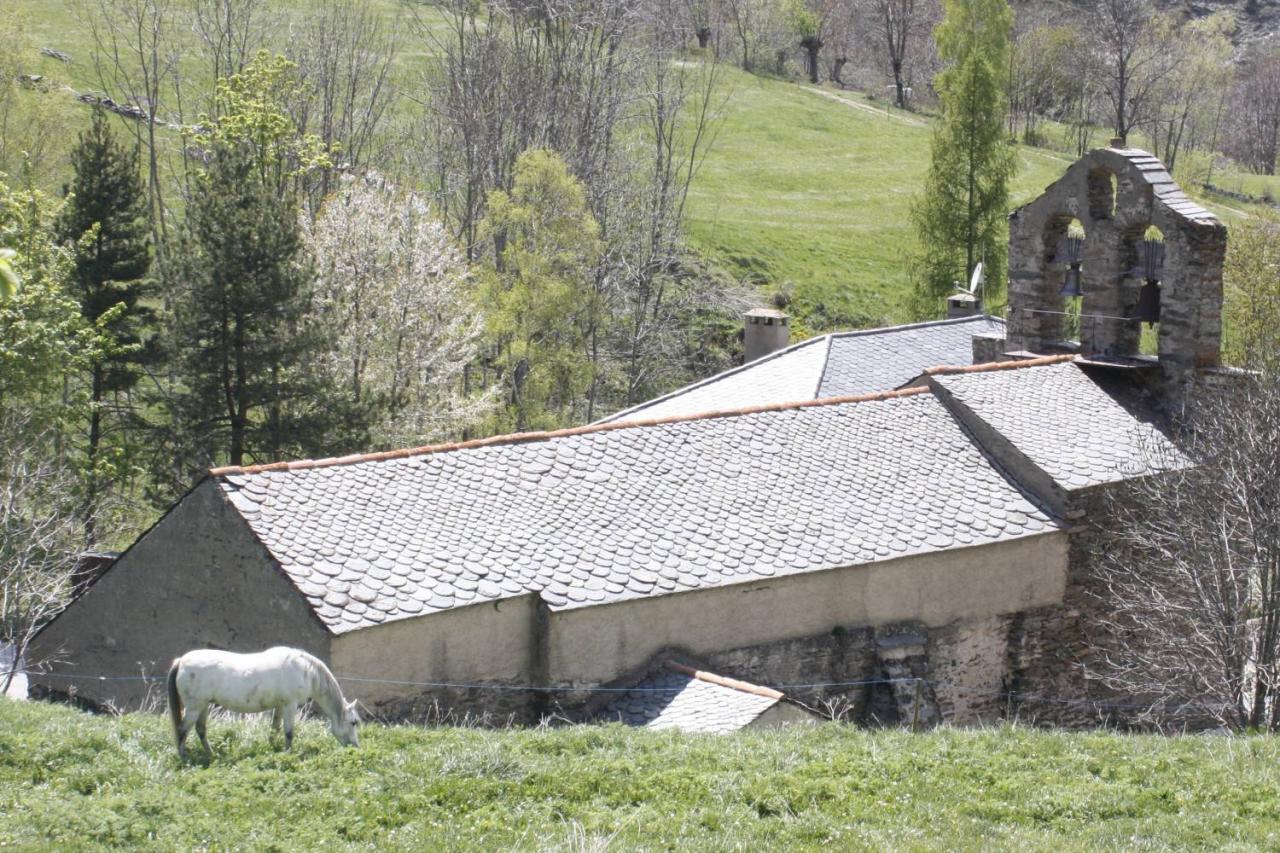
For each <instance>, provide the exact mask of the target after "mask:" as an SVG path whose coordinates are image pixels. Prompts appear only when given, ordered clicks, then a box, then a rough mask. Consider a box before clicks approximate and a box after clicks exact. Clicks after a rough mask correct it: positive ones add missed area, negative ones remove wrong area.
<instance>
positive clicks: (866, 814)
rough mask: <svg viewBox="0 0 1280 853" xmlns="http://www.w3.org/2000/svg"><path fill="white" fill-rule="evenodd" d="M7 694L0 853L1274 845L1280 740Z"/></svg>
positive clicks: (1, 712) (1, 722)
mask: <svg viewBox="0 0 1280 853" xmlns="http://www.w3.org/2000/svg"><path fill="white" fill-rule="evenodd" d="M210 735H211V740H212V741H213V742H214V748H215V750H217V755H216V756H215V757H214V758H213V759H212V760H205V759H204V757H203V753H201V752H199V748H198V746H197V747H196V750H195V751H194V754H195V755H196V756H198V759H197V760H196V761H194V762H193V763H192V764H191V765H188V766H182V765H180V764H179V763H178V760H177V756H176V754H175V753H174V750H173V747H172V744H171V742H170V739H169V731H168V728H167V723H166V721H165V720H163V719H162V718H161V717H158V716H150V715H130V716H126V717H122V718H105V717H91V716H87V715H84V714H81V713H80V712H77V711H73V710H70V709H67V708H63V707H54V706H48V705H43V704H40V703H21V702H12V701H7V700H0V847H4V846H6V845H9V846H15V847H18V848H47V847H57V848H59V849H75V848H100V847H124V846H128V847H150V848H153V849H172V848H175V847H182V848H190V847H214V848H220V849H227V848H239V847H243V848H250V849H255V850H272V849H307V850H316V849H341V848H357V847H358V848H401V849H483V850H506V849H520V850H539V849H570V850H602V849H606V848H609V849H618V850H623V849H626V850H631V849H645V850H665V849H673V848H680V849H714V850H763V849H814V850H816V849H819V848H827V847H832V848H834V849H841V850H848V849H855V850H856V849H885V848H889V849H915V850H940V849H948V850H954V849H971V850H977V849H984V850H985V849H1007V850H1014V849H1017V850H1055V851H1056V850H1064V849H1066V850H1088V849H1106V850H1114V849H1122V848H1123V849H1169V848H1181V849H1197V848H1198V849H1237V850H1252V849H1262V848H1274V847H1276V846H1277V845H1280V801H1278V798H1277V793H1276V792H1277V790H1280V742H1277V741H1276V740H1274V739H1271V738H1263V737H1251V738H1241V739H1235V738H1224V737H1212V736H1204V737H1198V736H1191V737H1181V738H1160V737H1154V736H1128V735H1116V734H1100V733H1099V734H1063V733H1047V732H1038V731H1033V730H1029V729H1021V728H1014V727H1004V728H998V729H991V730H983V731H957V730H943V731H937V732H933V733H929V734H922V735H912V734H910V733H908V732H904V731H898V730H894V731H879V732H868V731H861V730H858V729H854V728H850V727H844V726H839V725H835V724H830V725H824V726H818V727H813V728H794V729H788V730H782V731H775V732H772V733H770V732H763V733H745V734H739V735H734V736H728V737H724V736H720V737H717V736H690V735H680V734H675V733H657V732H647V731H636V730H629V729H624V728H621V727H616V726H610V727H603V728H601V727H578V728H571V729H559V730H524V731H484V730H477V729H451V728H440V729H420V728H413V727H397V728H383V727H377V726H370V727H367V728H366V729H365V730H364V731H363V734H362V738H363V743H362V745H361V747H360V748H359V749H343V748H341V747H339V746H338V745H337V743H336V742H335V741H333V740H332V739H331V738H329V736H328V735H327V734H326V733H325V732H324V731H323V729H322V728H321V727H320V726H319V725H318V724H314V723H309V724H307V725H306V726H305V727H304V728H303V729H302V730H301V732H300V733H299V734H298V737H297V740H296V741H295V745H294V746H295V749H294V751H293V752H292V753H284V752H279V751H277V750H276V749H275V748H274V747H273V746H272V745H271V744H269V743H268V742H267V728H266V726H265V725H264V724H262V723H259V722H251V723H230V722H217V721H215V722H214V723H212V724H211V728H210Z"/></svg>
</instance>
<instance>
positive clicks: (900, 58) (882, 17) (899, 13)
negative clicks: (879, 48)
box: [871, 0, 920, 109]
mask: <svg viewBox="0 0 1280 853" xmlns="http://www.w3.org/2000/svg"><path fill="white" fill-rule="evenodd" d="M871 8H872V10H873V12H874V18H875V22H876V24H877V31H878V32H879V34H880V38H881V39H882V40H883V41H882V44H883V45H884V50H885V54H884V55H885V58H886V59H887V60H888V63H889V69H890V70H891V71H892V72H893V88H894V103H896V104H897V105H898V107H899V108H900V109H906V108H907V104H908V98H907V88H908V86H907V83H906V82H905V80H906V78H905V71H906V68H907V62H908V60H909V55H910V54H909V51H910V49H911V47H912V46H913V44H914V40H915V36H916V32H917V28H918V27H919V25H920V21H919V19H918V16H917V15H916V0H871Z"/></svg>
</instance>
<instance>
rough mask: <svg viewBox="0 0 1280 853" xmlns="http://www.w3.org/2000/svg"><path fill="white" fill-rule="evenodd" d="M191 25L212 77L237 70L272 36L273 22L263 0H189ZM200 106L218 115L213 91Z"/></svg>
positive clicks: (236, 72)
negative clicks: (206, 101)
mask: <svg viewBox="0 0 1280 853" xmlns="http://www.w3.org/2000/svg"><path fill="white" fill-rule="evenodd" d="M191 2H192V6H191V15H192V20H191V29H192V30H193V31H194V32H195V34H196V39H197V42H198V44H199V46H200V52H201V54H202V55H203V59H204V62H205V64H206V66H207V68H208V73H209V75H210V77H209V79H211V80H222V79H225V78H227V77H230V76H232V75H233V74H239V73H240V72H241V71H243V70H244V67H245V66H246V65H248V64H249V61H250V60H251V59H253V57H254V56H255V55H257V53H258V51H259V50H260V49H261V48H263V47H265V46H266V45H267V44H268V42H269V41H270V40H271V36H272V34H273V30H274V26H273V24H272V22H271V19H270V18H269V17H268V14H267V3H266V0H191ZM200 109H201V110H203V111H204V112H206V113H208V114H209V115H211V116H216V115H217V109H218V107H217V102H216V99H215V98H214V97H213V92H212V91H210V92H209V93H208V103H206V104H201V105H200Z"/></svg>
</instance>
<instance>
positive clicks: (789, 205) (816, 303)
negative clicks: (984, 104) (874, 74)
mask: <svg viewBox="0 0 1280 853" xmlns="http://www.w3.org/2000/svg"><path fill="white" fill-rule="evenodd" d="M725 78H726V86H727V87H729V88H730V90H731V98H730V100H729V102H728V104H727V106H726V108H725V112H724V119H723V125H722V127H721V130H720V134H719V136H718V137H717V138H716V144H715V147H714V148H713V149H712V152H711V154H710V156H709V157H708V158H707V162H706V163H705V165H704V166H703V169H702V171H701V173H700V174H699V176H698V180H697V183H696V184H695V186H694V190H693V193H692V201H691V211H690V223H689V233H690V237H691V239H692V241H693V243H694V245H695V246H697V247H698V248H700V249H702V250H703V251H704V252H707V253H708V254H710V255H711V256H712V257H714V258H716V259H717V260H719V261H720V262H721V263H722V264H723V265H724V266H726V267H727V268H728V269H730V270H732V271H734V272H735V273H737V274H739V275H752V276H753V277H756V278H758V279H760V280H761V281H763V282H765V283H766V289H781V290H785V291H787V292H789V293H790V294H791V295H792V296H793V298H794V300H795V302H796V304H797V306H798V308H799V310H800V313H802V314H806V315H809V316H810V317H811V318H812V319H813V321H814V322H815V324H816V325H818V326H820V327H846V328H847V327H850V326H871V325H881V324H883V323H889V322H902V321H904V320H907V319H910V318H909V317H908V315H907V310H906V308H907V306H906V300H907V297H908V296H909V281H908V275H907V256H908V254H909V253H910V252H911V251H912V250H913V249H914V248H915V245H916V241H915V233H914V228H913V226H912V225H911V222H910V205H911V200H912V199H913V198H914V197H915V196H916V195H918V194H919V192H920V191H921V189H922V187H923V183H924V177H925V173H926V171H927V169H928V165H929V138H930V135H931V127H930V125H929V123H928V122H927V121H925V120H923V119H921V118H919V117H917V116H913V115H911V114H909V113H902V112H900V111H897V110H893V111H891V112H886V110H885V108H884V106H883V102H881V106H878V107H877V106H873V105H871V104H870V103H868V102H867V101H865V100H864V99H862V98H861V96H859V95H857V94H855V93H836V92H833V91H831V90H820V89H817V88H813V87H808V86H798V85H796V84H792V83H786V82H780V81H774V80H766V79H761V78H758V77H751V76H748V75H746V74H742V73H740V72H736V71H727V72H726V75H725ZM1069 164H1070V160H1069V159H1067V158H1066V157H1063V156H1061V155H1058V154H1055V153H1052V152H1048V151H1041V150H1039V149H1027V148H1023V149H1021V150H1020V151H1019V169H1018V175H1017V178H1016V179H1015V181H1014V185H1013V192H1012V198H1013V202H1014V204H1021V203H1023V202H1026V201H1029V200H1030V199H1032V198H1034V197H1035V196H1036V195H1038V194H1039V193H1040V191H1042V190H1043V189H1044V188H1045V186H1047V185H1048V184H1050V183H1052V182H1053V181H1054V180H1055V179H1057V177H1058V176H1059V175H1061V174H1062V171H1063V170H1064V169H1065V168H1066V167H1067V166H1068V165H1069ZM823 318H825V321H824V319H823Z"/></svg>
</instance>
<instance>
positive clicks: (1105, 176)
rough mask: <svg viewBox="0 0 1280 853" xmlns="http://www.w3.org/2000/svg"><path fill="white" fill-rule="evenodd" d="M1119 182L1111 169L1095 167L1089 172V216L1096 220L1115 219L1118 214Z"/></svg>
mask: <svg viewBox="0 0 1280 853" xmlns="http://www.w3.org/2000/svg"><path fill="white" fill-rule="evenodd" d="M1118 188H1119V182H1118V181H1117V180H1116V176H1115V173H1114V172H1112V171H1110V170H1109V169H1094V170H1093V171H1091V172H1090V173H1089V217H1090V218H1091V219H1093V220H1094V221H1095V222H1096V221H1099V220H1103V219H1113V218H1114V217H1115V215H1116V192H1117V190H1118Z"/></svg>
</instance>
